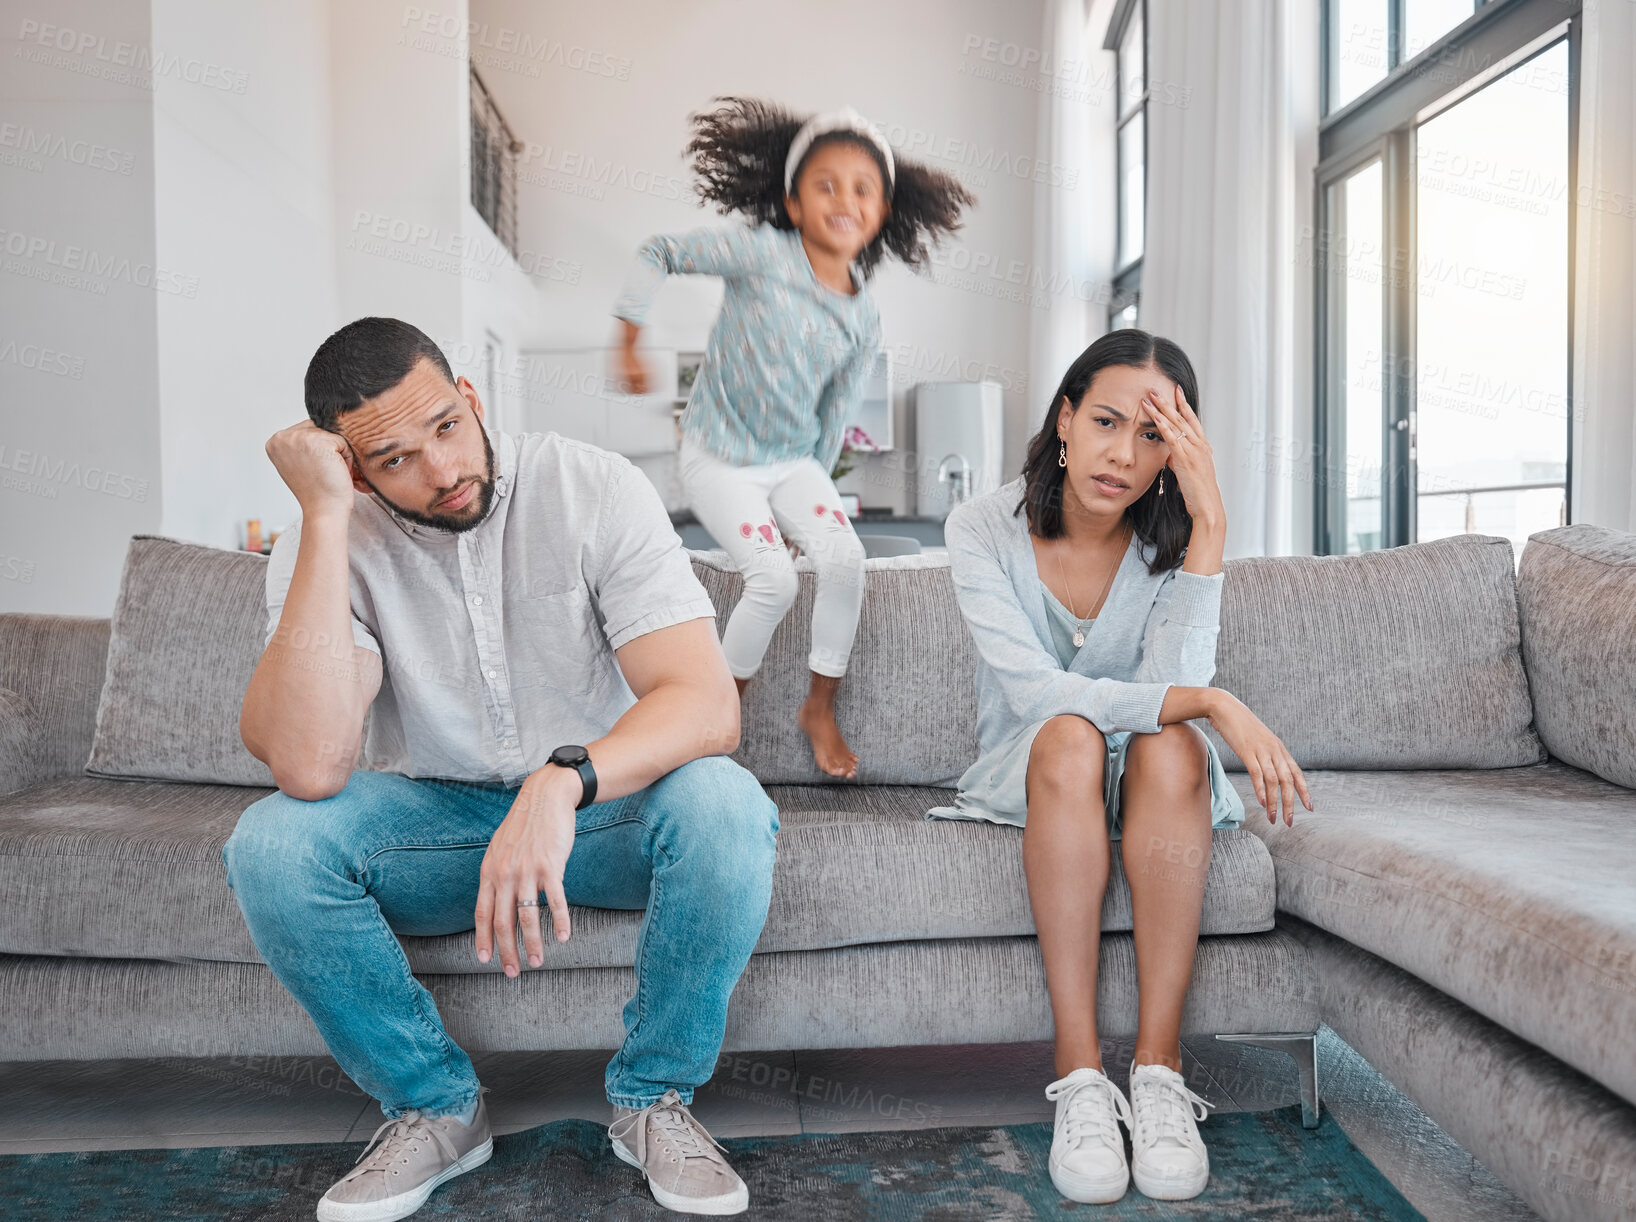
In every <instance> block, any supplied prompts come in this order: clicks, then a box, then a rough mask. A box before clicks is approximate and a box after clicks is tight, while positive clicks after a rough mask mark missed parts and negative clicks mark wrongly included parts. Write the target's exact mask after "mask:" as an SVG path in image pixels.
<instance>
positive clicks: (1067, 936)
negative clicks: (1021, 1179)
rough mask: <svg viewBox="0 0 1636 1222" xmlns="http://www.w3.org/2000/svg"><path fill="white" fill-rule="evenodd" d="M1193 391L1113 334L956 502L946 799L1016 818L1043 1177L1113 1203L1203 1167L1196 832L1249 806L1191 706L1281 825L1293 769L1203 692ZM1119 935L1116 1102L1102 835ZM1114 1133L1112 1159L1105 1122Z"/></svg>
mask: <svg viewBox="0 0 1636 1222" xmlns="http://www.w3.org/2000/svg"><path fill="white" fill-rule="evenodd" d="M1197 402H1198V384H1197V381H1196V379H1195V377H1194V374H1193V367H1192V365H1191V364H1190V363H1189V362H1188V359H1187V357H1186V355H1185V354H1183V352H1182V351H1181V349H1180V348H1178V347H1177V346H1176V345H1175V344H1173V343H1171V342H1170V341H1169V340H1166V339H1161V338H1157V337H1155V336H1152V335H1149V334H1148V333H1147V332H1145V331H1139V330H1135V329H1131V330H1123V331H1114V332H1112V333H1110V334H1108V335H1105V336H1103V337H1102V338H1101V339H1099V340H1097V341H1096V342H1095V343H1094V344H1092V345H1091V346H1090V347H1089V348H1087V349H1086V350H1085V351H1084V352H1083V353H1082V354H1081V355H1080V356H1079V358H1078V359H1077V360H1076V361H1075V362H1074V363H1073V365H1072V366H1071V367H1070V368H1069V370H1068V372H1067V374H1066V375H1065V376H1064V377H1063V379H1062V385H1061V386H1060V387H1059V388H1058V390H1057V393H1056V397H1055V398H1054V399H1053V400H1052V403H1051V408H1050V410H1049V411H1048V413H1047V415H1046V420H1045V425H1044V427H1043V428H1042V429H1041V430H1040V432H1039V434H1038V435H1037V436H1036V437H1035V438H1034V439H1033V441H1032V443H1030V445H1029V448H1028V458H1027V461H1026V464H1025V466H1024V470H1023V474H1022V476H1021V477H1020V478H1019V479H1016V480H1013V481H1012V482H1011V483H1009V484H1007V485H1005V486H1004V487H1002V488H1000V489H998V490H996V491H995V492H993V493H990V494H988V495H987V496H983V497H979V498H977V499H976V500H973V501H969V502H967V503H965V504H963V505H960V506H958V507H957V508H956V509H955V510H954V511H953V512H952V513H950V515H949V518H948V522H947V523H946V528H945V533H946V538H947V541H948V547H949V561H950V565H951V567H952V572H953V576H954V583H955V591H956V595H957V597H958V599H959V603H960V610H961V612H962V614H963V615H964V616H965V619H966V623H967V625H968V626H969V627H970V629H971V634H972V638H973V640H974V641H975V642H976V645H977V652H978V668H977V691H978V740H979V744H980V747H981V754H980V756H979V758H978V759H977V761H976V762H975V763H974V764H972V766H971V767H970V768H968V769H967V770H966V772H965V774H964V775H963V776H962V777H961V778H960V783H959V791H958V794H957V796H956V799H955V805H954V806H952V807H938V808H936V809H934V810H932V811H930V812H928V814H929V815H932V816H937V817H946V818H967V819H988V820H992V821H995V822H999V823H1011V824H1021V825H1023V827H1024V831H1023V866H1024V870H1025V872H1026V874H1027V878H1028V895H1029V902H1030V905H1031V906H1032V908H1033V913H1034V925H1035V928H1036V930H1037V931H1038V934H1039V944H1040V952H1041V955H1042V956H1043V958H1044V961H1045V975H1046V983H1047V987H1048V989H1049V992H1050V996H1051V1012H1052V1016H1053V1019H1054V1021H1055V1026H1056V1072H1057V1075H1058V1078H1057V1081H1055V1082H1052V1083H1051V1084H1050V1085H1049V1086H1048V1087H1047V1088H1046V1092H1045V1093H1046V1096H1047V1097H1048V1098H1051V1099H1054V1100H1056V1103H1057V1112H1056V1132H1055V1136H1054V1138H1053V1140H1052V1143H1051V1159H1050V1170H1051V1179H1052V1182H1053V1183H1055V1184H1056V1186H1057V1189H1058V1191H1060V1192H1061V1193H1062V1194H1063V1195H1064V1196H1066V1197H1068V1198H1070V1199H1071V1200H1076V1201H1087V1202H1108V1201H1115V1200H1118V1199H1119V1197H1120V1196H1121V1195H1123V1193H1124V1191H1125V1188H1126V1185H1127V1184H1128V1183H1129V1181H1130V1179H1132V1178H1134V1179H1135V1181H1136V1186H1137V1188H1138V1189H1139V1190H1140V1191H1141V1192H1143V1193H1145V1194H1146V1195H1148V1196H1150V1197H1156V1198H1160V1199H1164V1200H1185V1199H1187V1198H1190V1197H1194V1196H1197V1195H1198V1194H1199V1193H1200V1192H1201V1191H1203V1189H1204V1185H1205V1183H1206V1181H1207V1180H1208V1179H1209V1173H1210V1164H1209V1158H1208V1156H1207V1154H1206V1153H1205V1149H1204V1143H1203V1142H1202V1141H1201V1140H1200V1138H1199V1133H1198V1128H1197V1126H1196V1124H1195V1123H1194V1121H1195V1111H1194V1109H1195V1108H1198V1109H1199V1110H1198V1112H1197V1119H1202V1118H1203V1116H1204V1114H1205V1113H1204V1109H1205V1108H1206V1107H1208V1106H1209V1105H1208V1104H1207V1103H1206V1102H1205V1101H1204V1100H1203V1099H1200V1098H1199V1097H1198V1096H1197V1095H1195V1094H1194V1093H1193V1092H1192V1091H1190V1090H1188V1088H1187V1086H1186V1084H1185V1083H1184V1082H1183V1080H1182V1075H1181V1072H1180V1070H1181V1065H1182V1063H1181V1044H1180V1033H1181V1016H1182V1006H1183V1002H1184V1001H1185V999H1186V996H1187V985H1188V982H1189V980H1190V979H1191V977H1192V971H1193V952H1194V949H1195V947H1196V945H1197V943H1198V932H1199V913H1200V910H1201V908H1202V906H1203V898H1204V880H1205V876H1206V874H1207V873H1208V872H1209V865H1210V848H1211V829H1212V828H1216V827H1227V826H1234V825H1236V824H1238V823H1241V822H1242V821H1243V818H1244V804H1243V802H1242V801H1241V800H1240V799H1239V797H1238V794H1237V791H1236V790H1234V788H1233V786H1232V784H1231V783H1230V782H1229V781H1228V779H1227V774H1226V772H1225V770H1224V769H1223V767H1222V764H1221V760H1220V758H1219V757H1218V756H1217V754H1216V750H1215V747H1214V746H1213V745H1212V744H1211V742H1210V740H1209V739H1207V738H1206V737H1205V736H1204V734H1203V733H1202V732H1201V731H1200V730H1199V729H1197V728H1196V727H1194V726H1191V725H1189V724H1187V723H1188V722H1189V721H1192V720H1194V719H1195V718H1200V717H1203V718H1208V719H1209V721H1210V724H1211V725H1213V726H1214V727H1215V728H1216V730H1217V732H1218V733H1219V734H1220V735H1221V736H1222V738H1223V739H1225V740H1226V742H1227V744H1228V745H1229V746H1231V747H1232V748H1233V750H1234V751H1235V752H1236V753H1237V754H1238V757H1239V759H1240V760H1242V761H1244V764H1245V768H1246V770H1247V771H1248V772H1249V775H1250V778H1251V780H1252V781H1253V783H1254V785H1255V793H1256V797H1257V799H1259V800H1260V802H1261V804H1262V806H1263V808H1265V809H1266V811H1267V817H1268V818H1269V819H1275V817H1276V812H1277V809H1278V804H1279V799H1280V795H1281V796H1282V799H1283V806H1284V820H1285V822H1286V823H1289V822H1291V820H1292V819H1293V817H1294V806H1295V796H1296V795H1297V794H1299V796H1300V799H1301V801H1302V803H1303V804H1304V805H1305V806H1306V808H1307V809H1308V810H1311V809H1312V801H1311V797H1310V795H1309V794H1308V792H1307V786H1306V780H1305V778H1304V776H1303V775H1302V773H1301V769H1300V768H1299V767H1298V766H1297V765H1296V763H1295V761H1294V760H1293V759H1292V758H1291V757H1290V754H1289V751H1288V750H1286V749H1285V747H1284V744H1283V743H1282V742H1280V741H1279V739H1278V738H1277V737H1276V736H1275V735H1274V734H1273V733H1272V732H1271V731H1270V730H1268V729H1267V727H1266V726H1265V725H1263V724H1262V722H1261V721H1260V719H1259V718H1257V717H1256V716H1255V714H1253V713H1251V712H1250V710H1249V709H1247V708H1246V707H1245V706H1244V705H1243V703H1242V702H1241V701H1239V700H1237V699H1236V698H1234V697H1233V696H1232V695H1230V694H1229V693H1227V692H1225V691H1221V690H1219V689H1216V688H1212V687H1208V686H1206V685H1207V684H1208V683H1209V682H1210V679H1211V677H1212V676H1213V675H1214V674H1215V668H1216V663H1215V652H1216V637H1217V635H1218V633H1219V631H1220V626H1219V620H1218V615H1219V611H1220V605H1221V587H1222V573H1221V557H1222V547H1223V540H1224V539H1225V536H1226V515H1225V512H1224V510H1223V507H1222V500H1221V490H1220V488H1219V487H1218V486H1217V484H1216V474H1215V466H1214V463H1213V461H1212V457H1211V448H1210V443H1209V442H1208V441H1207V440H1206V439H1205V436H1204V429H1203V427H1202V426H1201V425H1200V423H1199V417H1198V413H1197V411H1196V410H1195V407H1194V405H1195V404H1196V403H1197ZM1115 839H1118V840H1121V849H1122V853H1123V858H1124V865H1125V876H1126V878H1127V879H1128V881H1129V883H1130V891H1131V908H1132V915H1133V921H1134V927H1135V940H1136V967H1137V979H1138V1005H1139V1008H1140V1013H1139V1019H1138V1027H1137V1037H1136V1055H1135V1060H1134V1062H1133V1063H1132V1066H1131V1074H1130V1091H1131V1094H1130V1099H1129V1101H1127V1100H1126V1098H1125V1096H1124V1095H1123V1094H1122V1093H1121V1092H1120V1090H1119V1088H1118V1087H1117V1086H1115V1085H1114V1084H1113V1083H1112V1082H1111V1081H1110V1080H1109V1079H1108V1078H1107V1076H1106V1075H1105V1074H1104V1073H1103V1071H1102V1057H1101V1051H1100V1048H1099V1045H1098V1041H1097V1033H1096V976H1097V952H1098V950H1099V949H1100V936H1099V933H1098V931H1099V930H1100V928H1101V914H1102V897H1103V892H1104V890H1105V889H1106V886H1107V881H1108V869H1109V862H1110V859H1111V854H1112V845H1111V841H1112V840H1115ZM1121 1120H1122V1121H1123V1122H1124V1123H1125V1125H1126V1127H1127V1128H1129V1129H1130V1131H1131V1150H1132V1157H1131V1159H1130V1161H1129V1163H1127V1161H1126V1158H1125V1150H1124V1143H1123V1140H1122V1139H1121V1137H1120V1134H1119V1128H1118V1122H1119V1121H1121Z"/></svg>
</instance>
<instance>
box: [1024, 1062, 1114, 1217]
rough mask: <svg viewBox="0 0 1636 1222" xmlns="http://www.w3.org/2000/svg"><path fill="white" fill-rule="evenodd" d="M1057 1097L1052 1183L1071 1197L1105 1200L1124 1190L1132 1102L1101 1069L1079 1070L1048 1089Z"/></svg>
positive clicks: (1099, 1202)
mask: <svg viewBox="0 0 1636 1222" xmlns="http://www.w3.org/2000/svg"><path fill="white" fill-rule="evenodd" d="M1045 1097H1046V1098H1047V1099H1052V1100H1055V1101H1056V1105H1057V1118H1056V1127H1055V1130H1054V1131H1053V1132H1052V1135H1051V1159H1050V1167H1051V1182H1052V1183H1053V1184H1055V1185H1056V1187H1057V1191H1058V1192H1060V1193H1061V1194H1062V1195H1063V1196H1065V1197H1067V1198H1068V1199H1069V1200H1070V1201H1083V1202H1085V1203H1086V1204H1089V1205H1106V1204H1108V1203H1109V1202H1110V1201H1117V1200H1118V1199H1119V1198H1120V1197H1122V1196H1124V1195H1125V1188H1126V1186H1127V1185H1129V1183H1130V1164H1129V1163H1127V1162H1126V1161H1125V1138H1124V1134H1122V1133H1120V1131H1119V1123H1120V1121H1123V1122H1124V1124H1125V1127H1126V1128H1129V1127H1130V1104H1129V1102H1127V1101H1126V1099H1125V1096H1124V1093H1123V1092H1121V1091H1120V1089H1119V1088H1118V1087H1117V1086H1115V1085H1114V1084H1113V1083H1112V1082H1110V1081H1109V1080H1108V1078H1107V1075H1106V1074H1104V1073H1102V1072H1101V1071H1100V1070H1096V1069H1091V1068H1089V1067H1088V1066H1087V1067H1086V1068H1084V1069H1076V1070H1074V1072H1073V1073H1071V1074H1069V1075H1068V1076H1067V1077H1066V1078H1059V1079H1057V1080H1056V1081H1055V1082H1053V1083H1051V1085H1049V1086H1047V1087H1046V1088H1045Z"/></svg>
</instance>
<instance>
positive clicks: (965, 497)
mask: <svg viewBox="0 0 1636 1222" xmlns="http://www.w3.org/2000/svg"><path fill="white" fill-rule="evenodd" d="M937 482H938V483H939V484H952V485H953V487H951V488H950V489H949V507H950V508H951V509H952V508H953V507H954V506H956V505H958V504H960V503H961V502H962V501H969V500H970V499H971V464H970V463H969V462H967V461H966V456H965V455H964V454H947V455H945V456H944V458H943V461H942V462H940V463H938V464H937Z"/></svg>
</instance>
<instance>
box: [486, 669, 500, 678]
mask: <svg viewBox="0 0 1636 1222" xmlns="http://www.w3.org/2000/svg"><path fill="white" fill-rule="evenodd" d="M499 673H500V672H499V671H497V670H493V669H490V670H489V672H488V676H489V678H490V679H492V678H494V677H495V676H496V675H498V674H499Z"/></svg>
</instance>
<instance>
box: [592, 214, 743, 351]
mask: <svg viewBox="0 0 1636 1222" xmlns="http://www.w3.org/2000/svg"><path fill="white" fill-rule="evenodd" d="M762 228H765V227H764V226H758V227H751V226H748V225H729V226H715V227H711V228H706V229H693V230H690V231H688V232H687V233H679V234H663V233H661V234H656V235H654V236H653V237H651V238H649V239H648V240H647V241H646V242H643V243H642V245H641V246H639V247H638V248H637V251H636V259H635V261H634V262H633V263H632V264H631V267H630V270H629V272H627V273H626V276H625V281H624V283H623V284H622V285H621V286H620V289H619V297H618V299H617V300H616V301H615V302H614V307H613V315H614V317H615V318H622V319H624V320H625V321H626V322H630V323H634V324H636V325H637V326H639V327H640V326H641V325H643V323H645V322H646V321H647V317H648V308H649V306H651V305H652V304H653V298H654V295H655V294H656V293H657V292H658V291H659V286H660V285H661V284H663V283H664V281H665V277H666V276H668V275H673V274H680V275H698V276H722V277H728V278H730V277H733V276H741V275H744V274H745V273H747V272H750V271H753V270H754V269H756V268H758V267H761V266H764V265H765V264H766V263H767V260H768V243H767V240H766V235H765V234H763V233H762V232H761V229H762Z"/></svg>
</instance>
